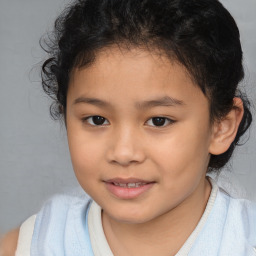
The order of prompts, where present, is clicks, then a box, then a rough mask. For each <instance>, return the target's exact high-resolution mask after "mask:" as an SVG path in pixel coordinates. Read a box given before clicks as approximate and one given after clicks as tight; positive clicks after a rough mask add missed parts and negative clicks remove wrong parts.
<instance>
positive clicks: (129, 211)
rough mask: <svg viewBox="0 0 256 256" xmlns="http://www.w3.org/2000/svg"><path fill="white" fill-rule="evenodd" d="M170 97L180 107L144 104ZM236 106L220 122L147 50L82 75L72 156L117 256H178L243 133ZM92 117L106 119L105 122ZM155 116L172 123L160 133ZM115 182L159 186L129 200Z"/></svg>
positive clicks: (70, 126)
mask: <svg viewBox="0 0 256 256" xmlns="http://www.w3.org/2000/svg"><path fill="white" fill-rule="evenodd" d="M162 97H165V99H166V97H171V98H173V99H176V101H175V100H174V101H172V104H166V102H165V104H162V105H161V106H159V105H158V106H152V104H151V106H150V105H147V106H146V105H145V104H144V107H143V108H142V107H141V106H143V103H142V102H145V101H149V100H152V99H156V98H158V99H159V98H162ZM85 98H97V99H100V100H102V101H105V102H108V104H107V105H102V104H95V102H96V101H90V103H88V102H87V103H86V102H85V101H86V100H85ZM138 102H139V104H138ZM181 102H182V104H180V103H181ZM98 103H99V101H98ZM173 103H175V104H173ZM177 103H178V104H177ZM167 105H168V106H167ZM233 105H234V108H233V109H232V110H231V111H230V113H229V114H228V115H227V116H226V117H225V118H223V119H222V120H219V121H218V122H215V123H214V124H212V125H211V124H210V120H209V103H208V100H207V98H206V97H205V95H204V94H203V93H202V92H201V90H200V89H199V87H198V86H197V85H195V84H194V83H193V82H192V80H191V79H190V77H189V75H188V73H187V71H186V70H185V68H184V67H182V66H181V65H179V64H178V63H175V62H170V61H169V60H168V59H166V58H165V57H163V56H162V57H160V56H159V55H158V54H152V53H148V52H147V51H143V50H138V49H132V50H130V51H125V50H122V51H121V50H120V49H119V48H115V47H112V48H109V49H104V51H102V52H100V53H98V54H97V58H96V61H95V63H94V64H93V65H92V66H90V67H87V68H80V69H77V68H76V69H74V70H73V72H72V74H71V80H70V84H69V90H68V95H67V112H66V125H67V134H68V141H69V147H70V153H71V159H72V163H73V167H74V171H75V174H76V176H77V179H78V181H79V183H80V184H81V186H82V187H83V188H84V190H85V191H86V192H87V193H88V194H89V195H91V196H92V198H93V199H94V200H95V201H96V202H97V203H98V204H99V205H100V206H101V207H102V209H103V213H102V222H103V228H104V232H105V235H106V238H107V240H108V243H109V245H110V248H111V250H112V251H113V254H114V255H115V256H128V255H129V256H131V255H132V256H137V255H147V256H151V255H161V256H164V255H166V256H167V255H168V256H170V255H175V254H176V253H177V252H178V250H179V249H180V248H181V247H182V245H183V244H184V242H185V241H186V239H187V238H188V237H189V235H190V234H191V233H192V232H193V230H194V229H195V227H196V225H197V224H198V222H199V220H200V218H201V216H202V214H203V212H204V209H205V207H206V204H207V200H208V198H209V195H210V191H211V185H210V183H209V181H208V180H207V178H206V177H205V174H206V171H207V166H208V162H209V159H210V154H216V155H218V154H221V153H223V152H225V151H226V150H227V149H228V148H229V146H230V144H231V143H232V141H233V140H234V138H235V136H236V133H237V129H238V126H239V123H240V122H241V119H242V116H243V104H242V101H241V99H239V98H234V102H233ZM138 106H140V107H138ZM90 116H102V117H104V118H105V119H104V122H103V125H100V126H95V124H94V122H93V119H92V118H90ZM153 117H165V118H167V119H165V120H164V123H163V126H157V127H156V126H155V123H154V122H153V119H152V118H153ZM170 120H172V121H170ZM116 177H118V178H131V177H133V178H138V179H143V180H147V181H152V182H154V183H153V185H152V186H151V187H150V189H148V190H147V191H146V192H144V193H142V194H141V195H139V196H137V197H135V198H132V199H120V198H118V197H116V196H115V195H113V194H112V193H111V192H110V191H109V190H108V188H107V186H106V182H105V181H106V180H108V179H112V178H116ZM18 234H19V229H16V230H14V231H12V232H10V233H9V234H7V235H6V236H5V238H4V239H2V241H1V245H0V253H1V254H0V255H1V256H2V255H3V256H12V255H13V256H14V255H15V250H16V247H17V240H18ZM152 244H153V245H154V246H152Z"/></svg>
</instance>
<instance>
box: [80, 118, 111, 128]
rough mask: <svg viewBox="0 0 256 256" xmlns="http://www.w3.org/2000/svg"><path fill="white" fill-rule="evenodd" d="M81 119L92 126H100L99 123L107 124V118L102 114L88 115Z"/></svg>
mask: <svg viewBox="0 0 256 256" xmlns="http://www.w3.org/2000/svg"><path fill="white" fill-rule="evenodd" d="M83 121H84V122H87V123H89V124H90V125H93V126H101V125H105V124H108V121H107V119H106V118H104V117H102V116H89V117H86V118H85V119H84V120H83ZM106 122H107V123H106Z"/></svg>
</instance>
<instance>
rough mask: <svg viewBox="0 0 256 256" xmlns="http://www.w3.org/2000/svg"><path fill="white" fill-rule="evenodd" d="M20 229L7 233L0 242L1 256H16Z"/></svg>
mask: <svg viewBox="0 0 256 256" xmlns="http://www.w3.org/2000/svg"><path fill="white" fill-rule="evenodd" d="M19 231H20V229H19V228H17V229H14V230H12V231H10V232H9V233H7V234H6V235H5V236H4V237H3V238H2V239H1V241H0V256H14V255H15V251H16V248H17V243H18V237H19Z"/></svg>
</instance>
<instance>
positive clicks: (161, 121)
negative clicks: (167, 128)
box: [153, 117, 165, 126]
mask: <svg viewBox="0 0 256 256" xmlns="http://www.w3.org/2000/svg"><path fill="white" fill-rule="evenodd" d="M164 123H165V118H163V117H154V118H153V124H154V125H156V126H162V125H164Z"/></svg>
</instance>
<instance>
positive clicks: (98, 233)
mask: <svg viewBox="0 0 256 256" xmlns="http://www.w3.org/2000/svg"><path fill="white" fill-rule="evenodd" d="M208 179H209V181H210V183H211V186H212V189H211V194H210V197H209V199H208V202H207V205H206V208H205V211H204V213H203V215H202V217H201V219H200V221H199V222H198V224H197V226H196V228H195V229H194V231H193V232H192V233H191V235H190V236H189V237H188V239H187V240H186V242H185V243H184V244H183V246H182V247H181V249H180V250H179V251H178V252H177V254H176V255H175V256H185V255H188V253H189V251H190V250H191V248H192V246H193V244H194V242H195V240H196V239H197V237H198V235H199V234H200V232H201V231H202V229H203V227H204V225H205V223H206V221H207V219H208V216H209V215H210V212H211V210H212V208H213V205H214V202H215V200H216V197H217V193H218V186H217V183H216V181H215V180H213V179H212V178H210V177H208ZM88 211H89V212H88V230H89V235H90V240H91V246H92V250H93V253H94V256H114V255H113V253H112V251H111V249H110V247H109V244H108V242H107V239H106V236H105V233H104V230H103V226H102V218H101V212H102V209H101V207H100V206H99V205H98V204H97V203H96V202H95V201H92V203H91V205H90V208H89V210H88Z"/></svg>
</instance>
